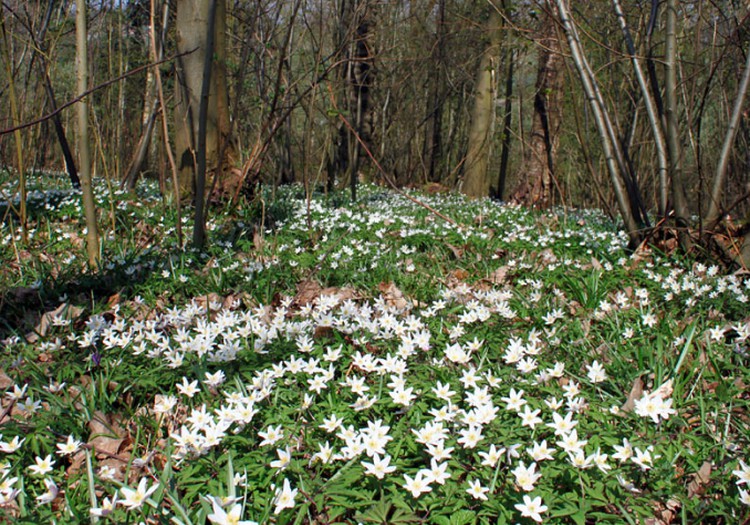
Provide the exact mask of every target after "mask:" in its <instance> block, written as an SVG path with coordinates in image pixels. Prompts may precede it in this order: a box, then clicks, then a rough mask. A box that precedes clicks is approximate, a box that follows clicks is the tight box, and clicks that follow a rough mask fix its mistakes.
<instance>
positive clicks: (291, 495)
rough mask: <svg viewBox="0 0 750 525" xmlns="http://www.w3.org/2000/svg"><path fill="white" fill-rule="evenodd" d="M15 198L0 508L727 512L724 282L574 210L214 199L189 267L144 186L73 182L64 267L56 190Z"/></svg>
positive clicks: (728, 304) (64, 230)
mask: <svg viewBox="0 0 750 525" xmlns="http://www.w3.org/2000/svg"><path fill="white" fill-rule="evenodd" d="M56 182H59V190H55V189H54V188H55V184H56ZM32 183H36V184H38V187H39V189H40V191H39V192H38V193H35V194H34V198H35V201H34V203H33V205H32V213H31V217H32V222H31V231H30V240H29V242H28V243H27V244H24V243H22V242H21V241H20V233H19V231H18V228H17V225H15V224H13V223H12V222H11V221H6V222H5V223H4V225H3V227H2V228H3V229H2V232H0V233H1V235H2V238H3V242H2V247H0V249H1V250H2V254H3V260H4V261H6V263H5V264H4V265H3V268H2V277H1V281H0V283H1V288H0V290H2V297H1V298H0V318H1V319H2V321H1V322H0V334H1V335H0V337H2V338H3V345H4V347H3V351H2V355H1V361H0V368H2V374H0V387H2V389H3V391H4V392H5V393H4V395H3V398H2V411H1V412H0V433H1V434H2V437H1V438H0V464H1V465H2V466H1V469H0V503H1V504H2V505H0V516H2V519H5V520H12V521H13V522H15V523H82V522H89V521H91V522H97V521H101V522H111V523H183V524H203V523H253V522H257V523H308V524H313V523H316V524H326V523H328V524H333V523H367V524H372V523H403V524H406V523H436V524H440V525H443V524H445V525H462V524H470V523H535V522H543V523H576V524H586V523H599V522H602V523H607V522H611V523H633V524H634V523H648V524H653V525H660V524H670V523H717V524H719V523H722V524H723V523H741V522H742V521H743V520H746V519H748V515H749V513H748V504H750V496H749V495H748V492H747V491H748V485H749V484H750V467H748V465H747V463H746V458H747V450H748V414H747V405H748V386H747V385H748V384H750V377H749V375H750V374H749V373H748V367H747V365H748V359H749V358H748V337H749V336H750V322H749V321H750V320H749V319H748V317H747V301H748V295H749V294H750V285H748V283H749V282H750V281H748V280H747V279H746V277H745V276H743V275H737V274H726V273H725V272H723V271H721V270H720V269H719V268H718V267H715V266H710V265H705V264H701V263H697V262H694V261H680V260H675V259H673V258H668V257H664V256H661V255H659V254H656V253H651V252H649V251H647V250H639V251H638V252H636V253H635V254H628V253H626V252H625V250H624V246H625V244H626V237H625V236H624V235H623V234H622V233H620V232H618V231H617V229H616V227H615V225H613V224H612V223H611V222H610V221H609V220H607V218H606V217H604V216H602V215H601V214H600V213H598V212H594V211H585V210H567V211H563V210H557V211H554V212H550V213H546V214H538V213H532V212H529V211H526V210H523V209H519V208H514V207H504V206H500V205H498V204H496V203H492V202H490V201H475V202H469V201H466V200H464V199H463V198H460V197H457V196H451V195H425V194H417V193H414V194H412V195H413V196H414V197H416V198H417V199H419V200H421V201H422V202H423V203H425V204H427V205H428V206H430V207H432V208H434V209H435V210H437V211H439V212H440V213H442V214H444V215H446V216H447V217H450V218H451V219H452V220H453V221H455V223H451V222H447V221H445V220H443V219H441V218H439V217H438V216H437V215H435V214H434V213H431V212H430V211H429V210H427V209H426V208H425V207H423V206H419V205H417V204H415V203H414V202H413V201H411V200H409V199H407V198H405V197H403V196H400V195H397V194H393V193H390V192H386V191H384V190H383V189H381V188H375V187H366V188H364V189H363V191H362V195H363V197H362V198H361V200H360V201H359V202H358V203H355V204H351V203H350V202H349V201H348V199H347V198H346V196H345V195H330V196H324V195H315V196H314V197H313V198H311V199H309V200H308V199H305V198H304V192H303V190H302V189H300V188H298V187H292V188H284V189H281V190H279V192H278V193H277V194H276V195H265V198H264V199H259V200H258V201H257V202H255V203H253V204H251V205H248V206H247V207H246V208H245V209H243V210H240V211H235V212H232V213H223V214H222V213H218V212H217V213H215V215H214V217H215V218H214V219H213V220H212V221H211V223H210V224H209V231H210V236H211V239H212V244H211V246H210V248H209V249H208V250H207V251H206V253H201V254H199V253H194V252H191V251H190V250H185V249H182V248H181V247H179V246H178V245H177V241H176V234H175V216H174V213H173V211H171V207H169V206H168V205H167V204H165V203H164V202H162V200H161V199H160V198H159V197H158V196H157V195H158V194H157V191H156V188H155V187H151V186H147V185H144V186H143V188H142V190H141V191H142V193H141V194H140V195H139V196H138V197H137V198H131V197H130V196H126V195H124V194H122V193H120V192H118V191H115V190H114V189H112V188H111V187H106V186H103V187H101V188H98V189H97V195H98V200H99V202H100V205H101V219H102V228H103V231H105V232H106V236H107V241H106V242H105V251H104V253H103V264H102V268H101V271H100V272H98V273H96V274H94V275H90V274H88V273H87V272H85V271H84V268H83V266H82V265H83V262H82V261H83V260H85V257H84V256H83V253H84V251H83V246H82V237H83V234H82V233H81V232H82V228H83V225H82V222H81V219H80V217H81V215H82V214H81V213H80V204H79V200H80V198H79V197H78V196H77V195H76V194H74V193H71V192H69V191H67V190H65V184H64V181H63V179H56V178H55V177H53V176H50V175H40V176H39V177H38V178H36V179H33V180H32ZM9 188H10V186H6V187H5V188H3V192H4V194H6V195H9V194H11V193H12V192H11V191H10V189H9ZM42 189H44V191H41V190H42ZM5 205H6V206H7V203H6V204H5ZM187 224H188V223H187V221H186V222H185V225H186V226H187Z"/></svg>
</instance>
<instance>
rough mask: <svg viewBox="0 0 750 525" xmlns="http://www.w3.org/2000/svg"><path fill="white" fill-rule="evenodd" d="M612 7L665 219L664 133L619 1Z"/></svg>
mask: <svg viewBox="0 0 750 525" xmlns="http://www.w3.org/2000/svg"><path fill="white" fill-rule="evenodd" d="M612 5H613V6H614V9H615V13H616V14H617V19H618V21H619V23H620V28H621V29H622V33H623V37H624V38H625V45H626V47H627V49H628V54H629V55H630V61H631V62H632V63H633V71H634V72H635V77H636V80H637V81H638V86H639V87H640V89H641V96H643V101H644V103H645V105H646V113H647V114H648V122H649V124H650V126H651V132H652V134H653V136H654V141H655V147H656V157H657V159H658V165H659V215H660V216H661V217H666V213H667V198H668V197H667V188H668V183H667V181H668V175H669V172H668V163H667V149H666V145H665V143H664V133H663V132H662V127H661V121H660V118H659V113H658V108H657V104H656V102H655V101H654V98H653V97H652V96H651V92H650V91H649V89H648V84H647V83H646V77H645V75H644V74H643V68H642V67H641V62H640V59H639V58H638V56H637V54H636V50H635V44H634V43H633V38H632V36H631V35H630V29H628V24H627V21H626V20H625V15H624V14H623V12H622V8H621V7H620V2H619V0H612Z"/></svg>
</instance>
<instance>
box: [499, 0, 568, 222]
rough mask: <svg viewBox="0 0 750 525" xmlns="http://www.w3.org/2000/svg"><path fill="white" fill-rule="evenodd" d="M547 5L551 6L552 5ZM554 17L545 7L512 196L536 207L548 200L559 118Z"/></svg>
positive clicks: (558, 56)
mask: <svg viewBox="0 0 750 525" xmlns="http://www.w3.org/2000/svg"><path fill="white" fill-rule="evenodd" d="M548 7H549V9H550V10H554V5H551V4H550V5H549V6H548ZM555 19H556V16H555V14H554V12H552V11H548V12H547V13H546V14H545V17H544V20H543V22H542V30H541V38H539V40H538V44H539V65H538V70H537V77H536V93H535V94H534V113H533V117H532V124H531V136H530V138H529V144H528V147H527V148H526V154H525V156H524V161H523V164H522V165H521V168H520V169H519V173H521V174H522V177H523V180H522V181H521V183H520V185H519V187H518V188H517V189H516V190H515V192H514V193H513V196H512V200H514V201H516V202H520V203H522V204H524V205H526V206H536V207H538V208H547V207H549V206H550V205H551V204H552V197H553V190H554V187H555V185H556V179H555V164H556V157H557V147H558V144H559V142H560V140H559V131H560V124H561V122H562V102H563V94H564V93H563V89H564V84H565V76H564V75H563V74H562V71H561V69H562V67H563V56H562V48H561V45H560V39H559V38H558V36H557V24H556V23H555Z"/></svg>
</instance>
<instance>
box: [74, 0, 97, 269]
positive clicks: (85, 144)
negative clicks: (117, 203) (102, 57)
mask: <svg viewBox="0 0 750 525" xmlns="http://www.w3.org/2000/svg"><path fill="white" fill-rule="evenodd" d="M87 44H88V30H87V28H86V0H76V76H77V78H78V84H77V87H78V93H80V94H82V93H85V92H86V90H87V89H88V82H89V80H88V45H87ZM88 125H89V111H88V101H87V99H85V98H84V99H83V100H81V101H80V102H78V158H79V166H80V168H81V169H80V172H81V193H82V197H83V211H84V215H85V217H86V252H87V253H88V257H89V267H90V268H91V269H95V268H96V267H97V264H98V261H99V234H98V230H97V224H96V204H95V202H94V189H93V187H92V181H91V154H90V152H89V128H88Z"/></svg>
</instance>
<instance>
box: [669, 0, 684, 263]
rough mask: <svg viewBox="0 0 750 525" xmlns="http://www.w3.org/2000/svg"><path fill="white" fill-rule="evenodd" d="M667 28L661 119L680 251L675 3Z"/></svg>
mask: <svg viewBox="0 0 750 525" xmlns="http://www.w3.org/2000/svg"><path fill="white" fill-rule="evenodd" d="M666 14H667V24H666V41H665V48H666V49H665V55H666V56H665V57H664V58H665V60H664V67H665V70H666V75H665V83H664V99H665V103H666V104H665V107H664V111H665V117H666V120H667V132H666V135H667V136H666V140H667V153H668V155H669V173H670V175H671V177H672V207H673V208H674V217H675V224H676V226H677V228H679V239H680V245H681V247H682V248H683V249H687V248H689V247H690V236H689V235H688V233H687V227H688V216H689V212H688V204H687V196H686V195H685V180H684V173H683V170H682V147H681V143H680V127H679V124H678V122H677V0H667V13H666Z"/></svg>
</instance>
